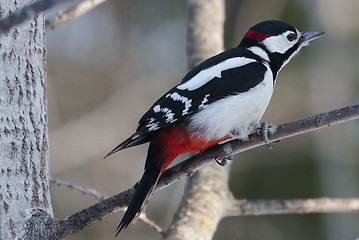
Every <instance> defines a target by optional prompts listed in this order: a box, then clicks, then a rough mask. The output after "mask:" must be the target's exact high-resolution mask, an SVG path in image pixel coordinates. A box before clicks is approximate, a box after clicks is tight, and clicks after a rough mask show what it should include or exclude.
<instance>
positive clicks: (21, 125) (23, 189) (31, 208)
mask: <svg viewBox="0 0 359 240" xmlns="http://www.w3.org/2000/svg"><path fill="white" fill-rule="evenodd" d="M31 2H33V1H31V0H0V6H1V7H0V18H4V17H6V16H7V15H8V14H9V13H11V12H14V11H16V10H17V9H19V8H21V7H23V6H24V5H26V4H29V3H31ZM0 43H1V44H0V54H1V57H0V62H1V68H0V103H1V108H0V139H1V143H0V214H1V215H0V216H1V224H0V226H1V236H2V238H3V239H26V238H29V237H28V236H29V232H28V227H29V222H28V221H29V219H30V218H31V217H33V216H34V215H38V213H39V212H41V213H42V214H48V215H51V216H52V207H51V202H50V193H49V164H48V158H49V144H48V119H47V98H46V48H45V32H44V16H43V14H42V13H41V14H38V15H37V16H36V17H34V18H31V19H30V20H28V21H26V22H25V23H23V24H21V25H19V26H17V27H14V28H12V29H11V30H10V31H9V32H7V33H5V34H3V35H2V36H1V37H0Z"/></svg>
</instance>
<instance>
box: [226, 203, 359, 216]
mask: <svg viewBox="0 0 359 240" xmlns="http://www.w3.org/2000/svg"><path fill="white" fill-rule="evenodd" d="M352 211H357V212H358V211H359V199H358V198H347V199H342V198H317V199H296V200H245V199H243V200H234V201H233V202H232V204H231V207H229V208H228V212H227V215H226V216H228V217H229V216H251V215H273V214H293V213H294V214H303V213H323V212H352Z"/></svg>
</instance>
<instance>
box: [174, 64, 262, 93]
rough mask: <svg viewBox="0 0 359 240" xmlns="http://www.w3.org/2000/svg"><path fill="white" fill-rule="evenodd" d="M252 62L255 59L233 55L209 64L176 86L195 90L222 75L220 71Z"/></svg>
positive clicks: (181, 88)
mask: <svg viewBox="0 0 359 240" xmlns="http://www.w3.org/2000/svg"><path fill="white" fill-rule="evenodd" d="M252 62H256V60H254V59H250V58H245V57H234V58H230V59H227V60H225V61H223V62H220V63H218V64H216V65H214V66H211V67H209V68H207V69H204V70H202V71H200V72H199V73H197V75H195V76H194V77H193V78H191V79H190V80H188V81H187V82H185V83H182V84H180V85H178V86H177V88H178V89H180V90H188V91H193V90H196V89H198V88H200V87H202V86H203V85H205V84H206V83H208V82H209V81H211V80H212V79H213V78H215V77H217V78H221V77H222V75H221V73H222V72H223V71H225V70H228V69H232V68H237V67H241V66H244V65H247V64H249V63H252Z"/></svg>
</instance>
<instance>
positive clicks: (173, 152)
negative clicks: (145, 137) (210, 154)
mask: <svg viewBox="0 0 359 240" xmlns="http://www.w3.org/2000/svg"><path fill="white" fill-rule="evenodd" d="M224 139H226V138H222V139H212V140H209V141H208V140H205V139H203V138H200V137H198V136H197V135H196V134H193V133H191V132H189V131H188V130H187V129H186V127H185V126H183V125H176V126H170V127H166V128H164V129H161V130H159V132H158V133H157V134H156V135H155V136H154V138H153V140H152V142H151V143H153V144H154V145H156V149H157V150H158V151H159V152H158V153H157V154H158V159H157V161H159V162H157V163H158V164H159V165H160V167H161V169H162V171H161V174H162V172H163V171H164V170H165V169H166V168H167V167H168V165H170V164H171V162H172V161H173V160H174V159H175V158H176V157H178V156H179V155H181V154H184V153H189V152H199V151H202V150H205V149H207V148H209V147H211V146H213V145H215V144H217V143H219V142H221V141H223V140H224Z"/></svg>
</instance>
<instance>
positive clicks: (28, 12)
mask: <svg viewBox="0 0 359 240" xmlns="http://www.w3.org/2000/svg"><path fill="white" fill-rule="evenodd" d="M64 1H67V0H40V1H37V2H34V3H32V4H30V5H28V6H25V7H23V8H21V9H20V10H18V11H16V12H14V13H10V14H9V15H8V16H7V17H5V18H4V19H2V20H0V35H1V34H3V33H5V32H7V31H9V30H10V29H11V28H12V27H14V26H16V25H18V24H20V23H23V22H24V21H26V20H27V19H29V18H31V17H34V16H35V15H36V14H38V13H39V12H42V11H45V10H47V9H49V8H51V7H53V6H54V5H56V4H58V3H60V2H64Z"/></svg>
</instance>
